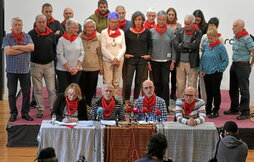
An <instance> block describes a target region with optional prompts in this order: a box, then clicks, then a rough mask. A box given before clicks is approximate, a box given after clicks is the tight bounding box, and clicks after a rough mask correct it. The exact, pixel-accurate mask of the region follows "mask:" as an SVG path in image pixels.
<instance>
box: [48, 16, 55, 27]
mask: <svg viewBox="0 0 254 162" xmlns="http://www.w3.org/2000/svg"><path fill="white" fill-rule="evenodd" d="M54 21H55V19H54V17H52V16H51V18H50V19H49V20H48V25H49V24H51V23H53V22H54Z"/></svg>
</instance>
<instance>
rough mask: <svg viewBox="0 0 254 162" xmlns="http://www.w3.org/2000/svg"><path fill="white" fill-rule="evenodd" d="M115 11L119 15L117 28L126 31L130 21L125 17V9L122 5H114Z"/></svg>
mask: <svg viewBox="0 0 254 162" xmlns="http://www.w3.org/2000/svg"><path fill="white" fill-rule="evenodd" d="M115 12H117V13H118V15H119V19H118V28H119V29H122V30H123V31H126V30H127V29H130V27H131V21H130V20H126V19H125V16H126V11H125V8H124V6H121V5H119V6H116V9H115Z"/></svg>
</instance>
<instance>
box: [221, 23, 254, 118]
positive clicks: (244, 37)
mask: <svg viewBox="0 0 254 162" xmlns="http://www.w3.org/2000/svg"><path fill="white" fill-rule="evenodd" d="M244 26H245V24H244V21H243V20H241V19H238V20H235V21H234V23H233V33H234V34H235V36H234V43H233V46H232V48H233V56H232V59H233V62H232V65H231V67H230V82H229V95H230V99H231V105H230V109H229V110H228V111H224V114H225V115H232V114H239V111H240V115H239V116H237V118H236V119H237V120H245V119H249V118H250V90H249V77H250V72H251V68H252V66H253V64H254V57H253V56H252V59H251V60H250V58H251V55H253V54H254V42H253V40H252V38H251V37H250V34H249V33H248V32H247V31H246V29H245V28H244ZM239 93H240V95H241V99H240V102H239Z"/></svg>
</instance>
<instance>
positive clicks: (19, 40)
mask: <svg viewBox="0 0 254 162" xmlns="http://www.w3.org/2000/svg"><path fill="white" fill-rule="evenodd" d="M11 34H12V37H13V38H14V40H15V41H16V42H17V43H18V44H19V45H23V42H24V34H23V33H22V32H21V33H20V34H19V35H16V34H14V33H13V32H12V33H11Z"/></svg>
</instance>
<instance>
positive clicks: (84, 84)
mask: <svg viewBox="0 0 254 162" xmlns="http://www.w3.org/2000/svg"><path fill="white" fill-rule="evenodd" d="M98 74H99V71H82V72H81V76H80V79H79V86H80V88H81V92H82V95H83V96H85V98H86V104H87V105H88V106H91V103H92V98H93V96H94V95H95V93H96V87H97V82H98Z"/></svg>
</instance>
